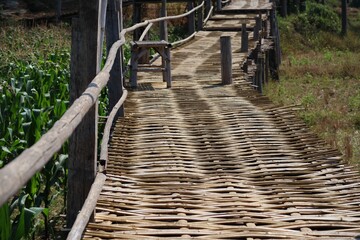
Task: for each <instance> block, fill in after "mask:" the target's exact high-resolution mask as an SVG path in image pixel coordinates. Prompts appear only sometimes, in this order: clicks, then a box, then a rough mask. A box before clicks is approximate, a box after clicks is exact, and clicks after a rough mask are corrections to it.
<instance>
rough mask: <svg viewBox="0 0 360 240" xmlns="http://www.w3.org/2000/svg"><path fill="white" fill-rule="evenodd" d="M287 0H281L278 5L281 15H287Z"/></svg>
mask: <svg viewBox="0 0 360 240" xmlns="http://www.w3.org/2000/svg"><path fill="white" fill-rule="evenodd" d="M287 4H288V1H287V0H281V3H280V6H281V17H287V15H288V10H287Z"/></svg>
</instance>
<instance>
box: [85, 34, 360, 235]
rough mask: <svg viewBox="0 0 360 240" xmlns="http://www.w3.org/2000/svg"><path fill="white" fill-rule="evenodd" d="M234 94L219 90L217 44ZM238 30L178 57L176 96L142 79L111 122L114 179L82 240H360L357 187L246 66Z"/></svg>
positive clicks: (200, 42)
mask: <svg viewBox="0 0 360 240" xmlns="http://www.w3.org/2000/svg"><path fill="white" fill-rule="evenodd" d="M228 35H229V36H231V37H232V41H233V43H232V45H233V49H232V51H233V80H234V84H233V85H226V86H222V85H219V82H220V80H221V73H220V65H219V62H220V44H219V37H220V36H228ZM240 39H241V38H240V32H231V33H229V32H226V33H221V32H199V33H198V34H197V35H196V37H195V38H194V40H193V41H192V42H191V44H186V45H184V46H183V47H181V48H177V49H174V50H173V62H174V64H173V69H172V72H173V77H174V81H173V87H172V89H170V90H169V89H165V84H163V85H161V84H157V83H159V82H160V83H161V81H159V80H160V79H161V75H158V76H154V74H148V73H144V74H142V79H139V82H142V83H150V84H152V86H153V87H154V88H155V91H154V90H153V91H136V92H130V93H129V97H128V100H127V101H128V102H127V103H128V104H127V113H128V114H127V115H126V116H125V118H123V119H121V120H119V121H118V122H117V124H116V127H115V131H114V135H113V138H112V142H111V147H110V152H109V164H108V169H107V180H106V183H105V185H104V188H103V191H102V193H101V195H100V198H99V201H98V203H97V207H96V211H97V214H96V218H95V222H94V223H89V225H88V226H87V228H86V231H85V234H84V239H107V238H112V239H182V238H184V239H190V238H194V239H251V238H252V239H299V240H300V239H353V238H354V237H355V236H357V235H359V233H360V230H359V227H358V226H359V224H360V216H359V210H360V206H359V203H358V195H359V194H360V181H359V180H360V178H359V176H358V173H357V172H356V171H354V170H352V169H351V168H350V167H348V166H345V165H344V163H343V162H341V158H340V155H339V153H338V152H337V151H335V150H333V149H330V148H329V147H327V146H326V144H325V143H324V142H323V141H321V140H319V138H317V137H316V136H315V135H314V134H312V133H311V132H309V130H308V129H307V128H306V126H305V125H304V124H303V123H302V121H301V120H299V119H298V118H296V117H295V113H294V111H296V108H293V107H278V106H275V105H274V104H272V103H271V102H270V101H269V99H268V98H266V97H264V96H261V95H260V94H258V93H256V91H254V90H253V89H252V86H250V84H249V83H248V82H247V81H246V75H244V73H243V72H242V71H241V70H240V69H239V63H240V62H243V61H244V60H245V59H246V57H247V54H246V53H244V54H243V53H239V50H240V45H241V44H240Z"/></svg>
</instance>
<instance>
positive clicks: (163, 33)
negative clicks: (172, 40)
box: [160, 0, 168, 41]
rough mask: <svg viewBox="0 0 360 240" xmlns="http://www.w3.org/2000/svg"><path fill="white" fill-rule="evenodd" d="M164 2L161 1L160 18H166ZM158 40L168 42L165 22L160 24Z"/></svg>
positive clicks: (163, 0) (164, 0)
mask: <svg viewBox="0 0 360 240" xmlns="http://www.w3.org/2000/svg"><path fill="white" fill-rule="evenodd" d="M166 16H167V11H166V0H161V17H166ZM160 39H161V40H165V41H168V28H167V21H161V22H160Z"/></svg>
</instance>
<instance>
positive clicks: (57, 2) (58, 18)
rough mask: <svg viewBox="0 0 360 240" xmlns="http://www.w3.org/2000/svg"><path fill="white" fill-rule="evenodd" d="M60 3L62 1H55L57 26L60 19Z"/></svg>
mask: <svg viewBox="0 0 360 240" xmlns="http://www.w3.org/2000/svg"><path fill="white" fill-rule="evenodd" d="M61 1H62V0H56V9H55V11H56V20H55V21H56V24H59V23H60V18H61V5H62V4H61Z"/></svg>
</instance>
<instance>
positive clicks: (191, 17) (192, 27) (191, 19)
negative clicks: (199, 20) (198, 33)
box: [187, 1, 195, 36]
mask: <svg viewBox="0 0 360 240" xmlns="http://www.w3.org/2000/svg"><path fill="white" fill-rule="evenodd" d="M193 8H194V1H189V2H188V3H187V10H188V11H191V10H192V9H193ZM187 20H188V34H189V36H190V35H191V34H193V33H194V32H195V13H191V14H189V15H188V17H187Z"/></svg>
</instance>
